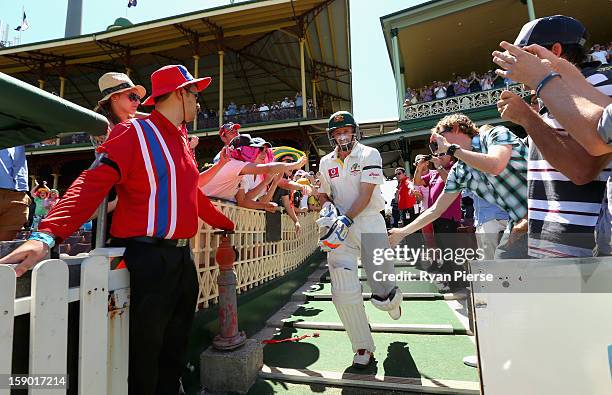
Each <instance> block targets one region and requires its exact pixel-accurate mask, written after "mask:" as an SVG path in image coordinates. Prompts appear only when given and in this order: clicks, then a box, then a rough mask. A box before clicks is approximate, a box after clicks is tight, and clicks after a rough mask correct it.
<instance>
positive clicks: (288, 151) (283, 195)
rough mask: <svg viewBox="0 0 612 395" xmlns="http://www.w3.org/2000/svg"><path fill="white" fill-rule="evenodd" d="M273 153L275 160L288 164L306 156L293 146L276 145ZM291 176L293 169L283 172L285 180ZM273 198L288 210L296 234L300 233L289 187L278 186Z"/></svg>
mask: <svg viewBox="0 0 612 395" xmlns="http://www.w3.org/2000/svg"><path fill="white" fill-rule="evenodd" d="M273 153H274V160H275V161H278V162H283V163H286V164H291V163H294V162H295V161H297V160H299V158H303V157H305V156H306V155H305V154H304V152H302V151H299V150H297V149H295V148H292V147H275V148H274V149H273ZM290 176H291V170H286V171H285V172H284V173H283V174H282V177H283V180H284V181H285V182H288V178H289V177H290ZM272 200H273V201H274V202H276V204H278V205H279V206H283V207H284V209H285V211H286V212H287V215H288V216H289V218H291V220H292V221H293V224H294V227H295V234H296V235H299V234H300V230H301V224H300V221H299V219H298V217H297V215H296V213H295V210H294V207H293V202H292V201H291V192H290V191H289V190H287V189H280V188H277V189H276V192H275V193H274V196H273V198H272Z"/></svg>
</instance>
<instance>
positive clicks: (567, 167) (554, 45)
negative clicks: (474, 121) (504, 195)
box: [494, 15, 612, 257]
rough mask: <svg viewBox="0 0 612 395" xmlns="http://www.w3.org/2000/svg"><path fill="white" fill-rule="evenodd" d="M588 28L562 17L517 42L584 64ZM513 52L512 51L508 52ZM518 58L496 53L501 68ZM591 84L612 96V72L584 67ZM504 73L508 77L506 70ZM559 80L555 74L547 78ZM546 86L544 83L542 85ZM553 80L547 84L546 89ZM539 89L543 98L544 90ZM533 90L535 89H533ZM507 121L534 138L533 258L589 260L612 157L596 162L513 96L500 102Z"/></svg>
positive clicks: (532, 25) (543, 22)
mask: <svg viewBox="0 0 612 395" xmlns="http://www.w3.org/2000/svg"><path fill="white" fill-rule="evenodd" d="M586 34H587V32H586V29H585V28H584V26H583V25H582V24H581V23H580V22H579V21H577V20H576V19H574V18H571V17H567V16H562V15H556V16H552V17H546V18H540V19H536V20H534V21H531V22H529V23H527V24H526V25H525V26H523V29H521V32H520V33H519V36H518V37H517V39H516V45H517V46H519V47H523V46H529V45H532V44H538V45H542V46H544V47H547V49H550V52H551V53H553V54H554V55H555V56H557V57H563V58H565V59H566V60H568V61H570V62H572V63H574V64H581V63H582V62H583V61H584V60H585V50H584V47H583V43H584V40H585V37H586ZM508 48H510V47H508ZM514 58H515V56H514V55H509V54H507V53H503V54H502V53H500V52H499V51H496V52H495V53H494V61H495V62H496V63H498V64H499V63H502V64H504V63H510V64H512V63H514ZM582 73H583V74H584V75H585V77H587V80H589V81H592V83H597V85H596V87H597V89H598V90H600V91H602V92H606V91H607V92H610V87H611V86H612V81H611V80H610V77H611V74H610V71H609V70H608V71H604V70H599V69H597V68H591V67H588V66H587V67H586V68H583V70H582ZM500 74H504V75H507V73H504V72H502V71H501V70H500ZM547 78H548V80H550V79H554V78H555V76H554V74H549V76H547ZM542 81H544V80H542ZM546 82H547V81H544V84H546ZM542 85H543V84H542V82H540V83H539V84H538V88H537V90H536V93H537V94H540V93H541V91H542ZM532 88H533V87H532ZM500 99H501V100H500V103H498V107H499V108H500V110H501V112H502V114H504V116H505V118H506V119H511V120H512V121H514V122H519V123H521V124H523V125H524V127H525V130H526V131H527V133H528V134H529V137H530V142H529V177H528V180H529V181H528V183H529V188H528V190H529V254H530V255H531V256H533V257H588V256H592V255H593V249H594V247H595V239H594V237H593V234H594V231H595V227H596V225H597V218H598V215H599V214H600V209H601V206H602V201H603V197H604V194H605V190H606V185H605V184H606V180H607V178H608V177H609V175H610V170H609V169H606V166H607V164H608V161H609V158H607V157H606V156H601V157H592V156H590V155H589V154H588V152H587V151H586V150H584V148H583V147H582V146H581V145H580V144H579V143H578V142H576V140H575V139H574V138H572V136H571V135H569V134H568V133H567V132H566V131H565V130H564V128H563V125H562V124H561V123H559V120H557V119H556V117H553V116H552V115H551V114H550V112H549V111H550V110H549V109H548V108H544V109H543V110H542V112H541V119H540V117H538V116H537V114H536V113H535V112H533V111H532V110H531V109H530V108H529V107H528V106H527V105H526V104H522V105H521V104H520V103H518V102H517V101H516V100H515V99H516V98H515V96H514V95H513V94H511V93H510V92H508V93H504V94H503V95H502V96H501V97H500Z"/></svg>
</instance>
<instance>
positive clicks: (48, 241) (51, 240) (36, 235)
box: [28, 232, 55, 249]
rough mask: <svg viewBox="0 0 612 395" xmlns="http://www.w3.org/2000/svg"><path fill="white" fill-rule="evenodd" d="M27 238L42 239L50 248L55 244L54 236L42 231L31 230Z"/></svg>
mask: <svg viewBox="0 0 612 395" xmlns="http://www.w3.org/2000/svg"><path fill="white" fill-rule="evenodd" d="M28 240H38V241H42V242H43V243H45V244H46V245H48V246H49V248H50V249H51V248H53V247H54V246H55V238H54V237H53V236H52V235H50V234H47V233H43V232H32V234H31V235H30V237H28Z"/></svg>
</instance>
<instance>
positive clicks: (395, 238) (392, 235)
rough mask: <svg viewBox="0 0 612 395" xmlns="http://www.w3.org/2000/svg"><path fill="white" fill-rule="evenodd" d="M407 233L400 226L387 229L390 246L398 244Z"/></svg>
mask: <svg viewBox="0 0 612 395" xmlns="http://www.w3.org/2000/svg"><path fill="white" fill-rule="evenodd" d="M406 236H407V235H406V234H405V233H404V232H403V231H402V230H401V229H400V228H391V229H389V244H390V245H391V247H395V246H396V245H398V244H399V243H400V242H401V241H402V240H404V237H406Z"/></svg>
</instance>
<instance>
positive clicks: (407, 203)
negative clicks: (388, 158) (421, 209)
mask: <svg viewBox="0 0 612 395" xmlns="http://www.w3.org/2000/svg"><path fill="white" fill-rule="evenodd" d="M411 187H412V181H410V179H409V178H408V177H406V178H405V179H404V181H401V182H399V183H398V186H397V189H398V193H397V195H398V196H397V208H398V209H400V210H407V209H409V208H412V207H414V205H415V204H416V196H414V195H413V194H412V193H410V189H411Z"/></svg>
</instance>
